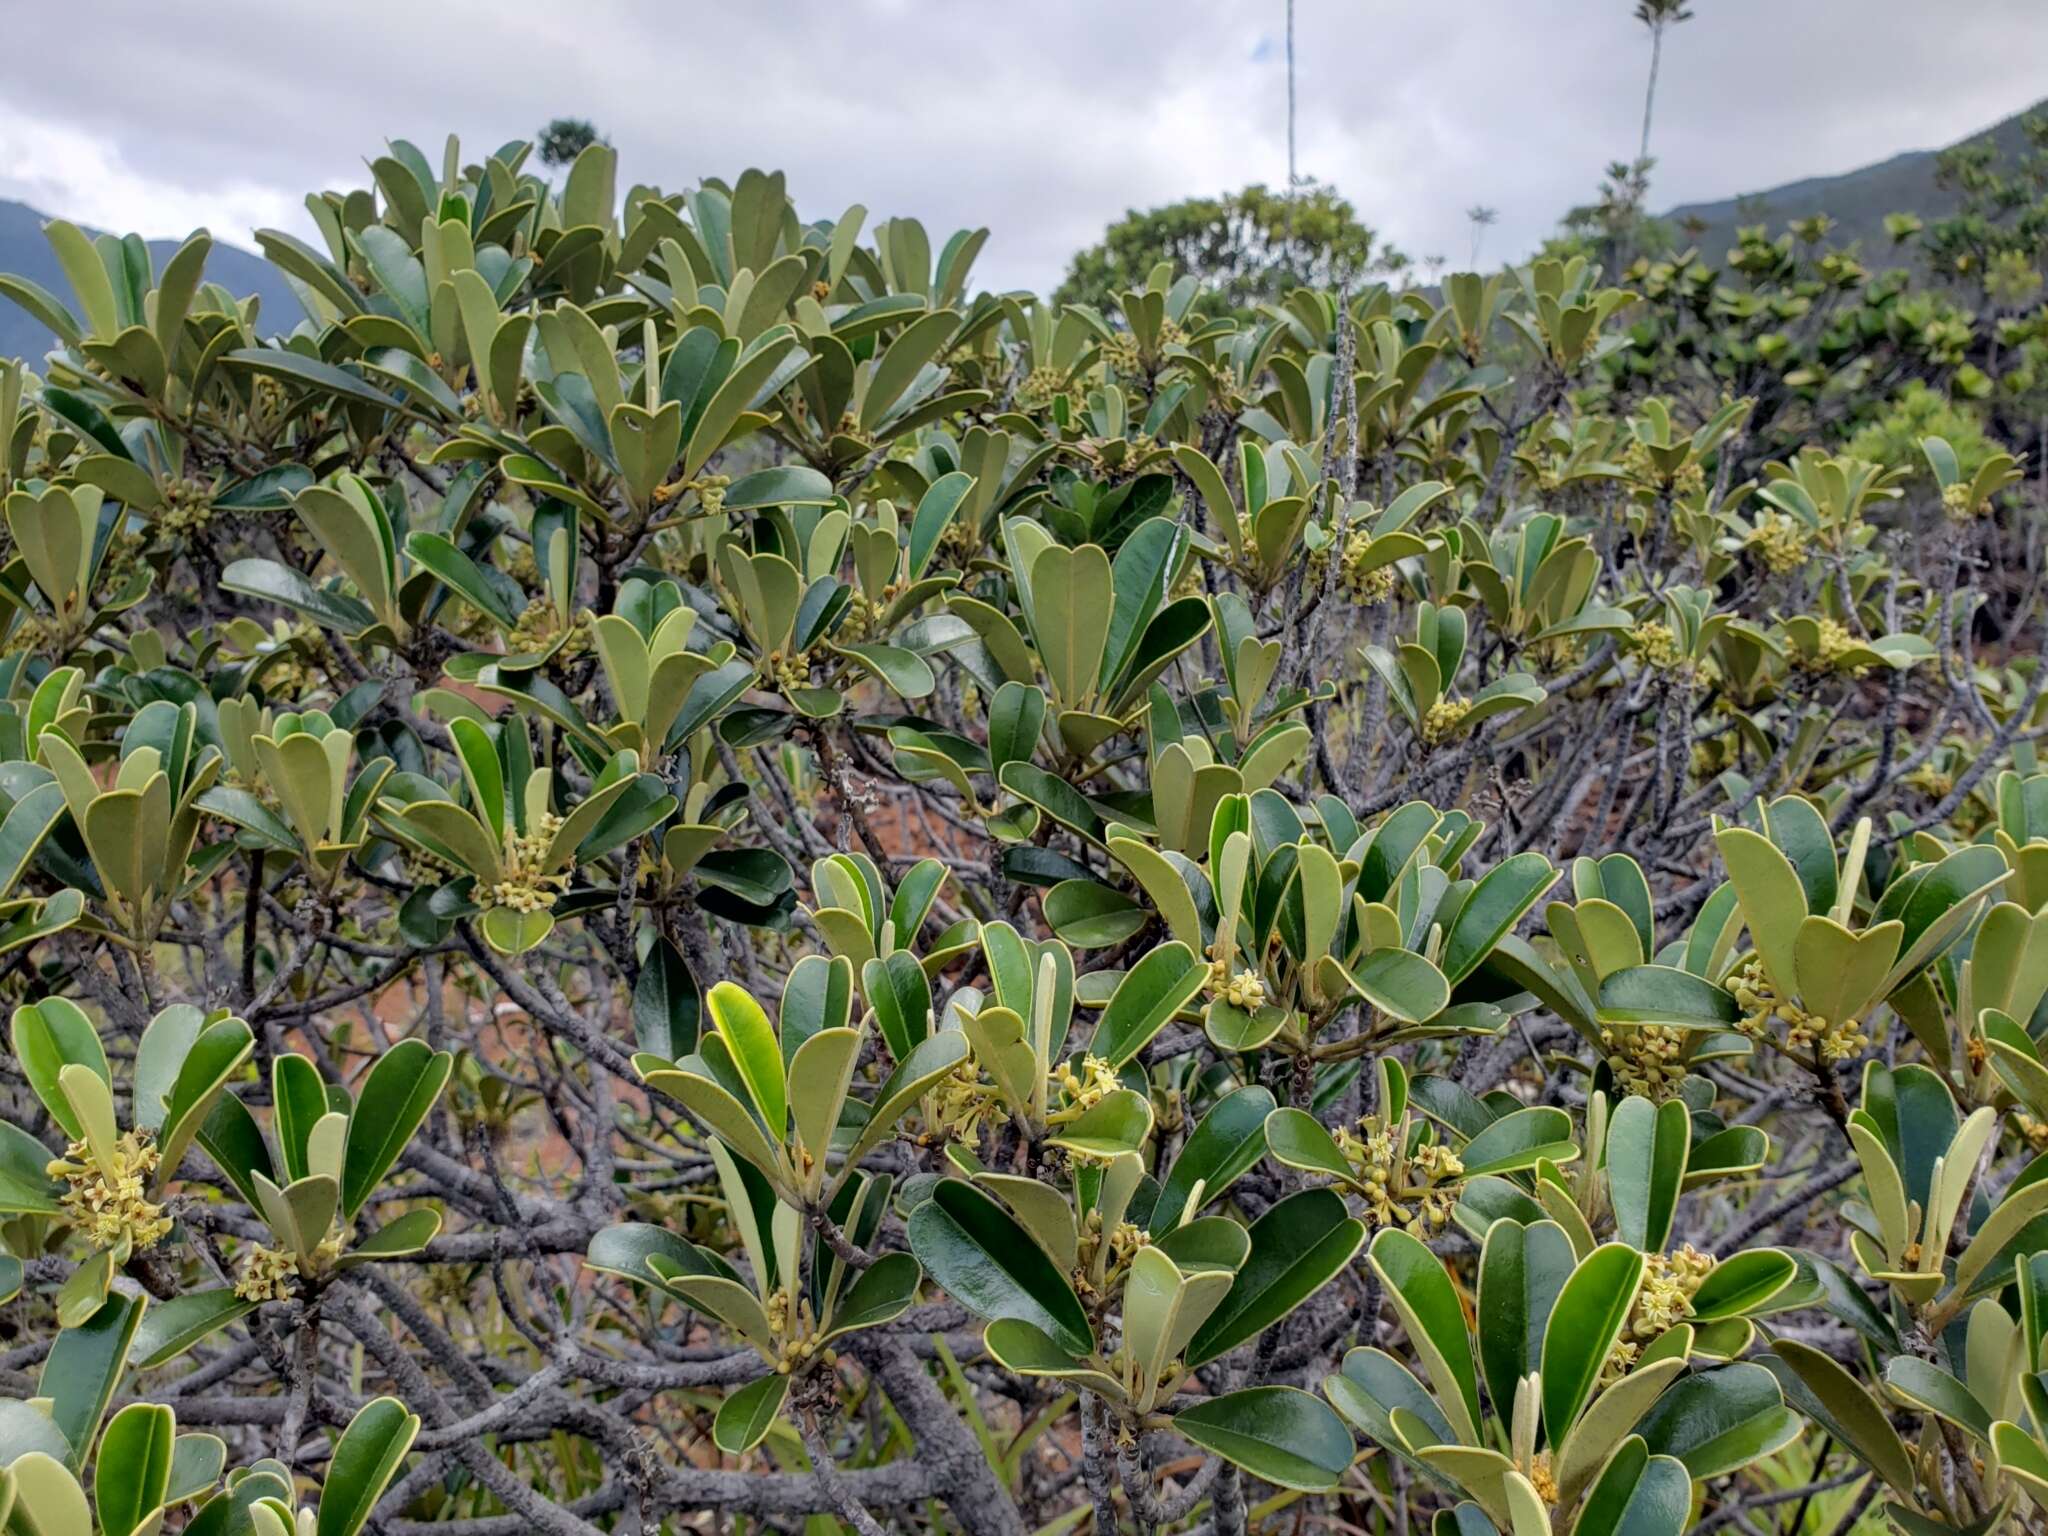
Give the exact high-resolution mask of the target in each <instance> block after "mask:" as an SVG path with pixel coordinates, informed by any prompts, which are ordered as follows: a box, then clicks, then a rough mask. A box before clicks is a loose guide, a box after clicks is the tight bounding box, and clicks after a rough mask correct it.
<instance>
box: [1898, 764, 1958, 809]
mask: <svg viewBox="0 0 2048 1536" xmlns="http://www.w3.org/2000/svg"><path fill="white" fill-rule="evenodd" d="M1906 782H1907V783H1908V784H1910V785H1912V786H1913V788H1915V789H1917V790H1919V791H1920V793H1921V794H1923V795H1925V796H1926V797H1927V798H1928V799H1930V800H1946V799H1947V798H1948V794H1949V791H1950V790H1952V789H1954V788H1955V787H1956V781H1955V778H1954V777H1953V776H1952V775H1950V774H1947V773H1944V772H1943V771H1942V770H1941V769H1939V768H1937V767H1935V766H1934V764H1932V763H1922V764H1921V765H1920V766H1919V767H1917V768H1915V769H1914V770H1913V771H1912V772H1911V773H1909V774H1907V775H1906Z"/></svg>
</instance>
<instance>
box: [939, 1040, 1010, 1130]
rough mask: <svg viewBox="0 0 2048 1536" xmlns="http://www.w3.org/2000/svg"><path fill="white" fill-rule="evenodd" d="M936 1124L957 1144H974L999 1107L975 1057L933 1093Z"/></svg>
mask: <svg viewBox="0 0 2048 1536" xmlns="http://www.w3.org/2000/svg"><path fill="white" fill-rule="evenodd" d="M933 1091H934V1093H935V1094H936V1095H937V1097H936V1098H935V1099H934V1100H933V1120H934V1123H935V1124H936V1125H937V1126H938V1127H939V1128H940V1129H941V1130H943V1131H944V1132H945V1133H946V1135H948V1136H950V1137H951V1138H952V1139H953V1140H955V1141H965V1142H972V1141H974V1140H976V1139H977V1138H978V1137H979V1136H980V1134H981V1125H982V1122H983V1121H984V1120H986V1119H988V1118H989V1116H990V1114H991V1113H992V1112H994V1110H995V1109H996V1107H997V1096H996V1090H995V1088H994V1087H993V1086H992V1085H991V1084H988V1083H984V1082H983V1081H982V1080H981V1068H980V1067H978V1066H976V1065H975V1064H974V1061H973V1059H972V1058H969V1059H968V1060H966V1061H963V1062H961V1063H960V1065H959V1066H957V1067H955V1068H954V1069H953V1070H952V1072H951V1073H950V1074H948V1075H947V1076H946V1077H945V1078H944V1079H943V1080H941V1082H940V1083H939V1085H938V1087H937V1088H936V1089H934V1090H933Z"/></svg>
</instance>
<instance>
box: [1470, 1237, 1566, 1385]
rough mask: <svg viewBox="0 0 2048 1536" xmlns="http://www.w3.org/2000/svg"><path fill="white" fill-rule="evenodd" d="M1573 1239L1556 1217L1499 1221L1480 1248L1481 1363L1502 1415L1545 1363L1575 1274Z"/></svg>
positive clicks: (1479, 1332)
mask: <svg viewBox="0 0 2048 1536" xmlns="http://www.w3.org/2000/svg"><path fill="white" fill-rule="evenodd" d="M1572 1267H1573V1256H1572V1245H1571V1239H1570V1238H1569V1237H1567V1236H1566V1235H1565V1232H1564V1229H1563V1228H1562V1227H1560V1226H1558V1225H1557V1224H1556V1223H1555V1222H1550V1221H1541V1222H1537V1223H1535V1224H1534V1225H1531V1226H1524V1225H1523V1224H1522V1223H1521V1222H1519V1221H1509V1220H1502V1221H1496V1222H1495V1223H1494V1224H1493V1225H1492V1226H1490V1227H1488V1228H1487V1229H1486V1241H1485V1243H1484V1245H1483V1246H1482V1247H1481V1249H1480V1253H1479V1305H1478V1307H1477V1309H1476V1310H1477V1313H1478V1318H1479V1328H1478V1334H1479V1366H1480V1370H1481V1372H1482V1373H1483V1374H1484V1375H1485V1378H1486V1395H1487V1397H1488V1398H1489V1399H1490V1400H1491V1401H1492V1403H1493V1411H1494V1413H1495V1415H1496V1416H1497V1417H1499V1418H1500V1419H1501V1420H1502V1421H1503V1422H1506V1421H1507V1420H1508V1419H1509V1418H1510V1417H1511V1415H1512V1414H1513V1412H1514V1407H1515V1390H1516V1387H1517V1385H1518V1384H1519V1383H1520V1381H1521V1380H1522V1378H1523V1377H1524V1376H1531V1375H1534V1374H1535V1373H1536V1372H1537V1371H1538V1370H1540V1369H1541V1368H1542V1362H1543V1335H1544V1330H1545V1329H1546V1328H1547V1327H1548V1326H1549V1324H1550V1313H1551V1309H1552V1308H1553V1307H1555V1306H1556V1304H1557V1296H1558V1292H1560V1291H1561V1290H1563V1289H1564V1283H1565V1281H1566V1280H1568V1279H1569V1278H1571V1273H1572Z"/></svg>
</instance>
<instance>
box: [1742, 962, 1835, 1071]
mask: <svg viewBox="0 0 2048 1536" xmlns="http://www.w3.org/2000/svg"><path fill="white" fill-rule="evenodd" d="M1730 990H1732V991H1733V992H1734V993H1735V1001H1736V1003H1737V1004H1738V1005H1739V1006H1740V1007H1741V1009H1742V1017H1741V1019H1740V1020H1738V1021H1737V1023H1736V1028H1738V1029H1740V1030H1741V1031H1742V1032H1743V1033H1744V1034H1746V1035H1751V1036H1757V1035H1761V1034H1762V1033H1763V1032H1764V1030H1765V1029H1766V1028H1767V1027H1768V1026H1769V1025H1770V1022H1771V1020H1772V1019H1773V1018H1774V1017H1775V1018H1777V1019H1780V1020H1782V1021H1783V1022H1784V1025H1785V1045H1786V1047H1787V1049H1790V1050H1794V1051H1804V1052H1806V1053H1807V1054H1808V1055H1813V1056H1817V1057H1818V1058H1819V1059H1820V1060H1822V1061H1848V1060H1851V1059H1852V1058H1854V1057H1857V1056H1860V1055H1862V1054H1863V1053H1864V1051H1866V1050H1867V1049H1869V1047H1870V1037H1869V1036H1868V1035H1866V1034H1865V1033H1864V1031H1863V1026H1862V1025H1861V1024H1860V1023H1858V1022H1857V1021H1856V1020H1855V1019H1841V1020H1829V1019H1824V1018H1822V1017H1821V1016H1820V1015H1819V1014H1817V1013H1808V1012H1807V1011H1806V1010H1805V1009H1804V1008H1801V1007H1800V1006H1799V1005H1798V1004H1797V1003H1795V1002H1793V1001H1792V1000H1791V999H1789V998H1783V997H1780V996H1778V994H1777V993H1776V992H1775V991H1774V990H1773V989H1772V987H1771V983H1770V978H1769V977H1768V976H1766V975H1765V974H1764V968H1763V962H1762V961H1760V960H1758V959H1757V958H1756V957H1755V956H1751V957H1750V959H1749V960H1747V961H1746V962H1745V963H1744V964H1743V966H1742V969H1741V970H1739V971H1737V972H1736V973H1735V975H1734V977H1733V978H1732V982H1731V987H1730Z"/></svg>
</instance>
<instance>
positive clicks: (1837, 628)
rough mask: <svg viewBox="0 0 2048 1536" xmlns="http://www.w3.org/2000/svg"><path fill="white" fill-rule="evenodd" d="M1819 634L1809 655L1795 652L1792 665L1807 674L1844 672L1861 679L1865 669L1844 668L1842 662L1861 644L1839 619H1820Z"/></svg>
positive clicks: (1866, 669)
mask: <svg viewBox="0 0 2048 1536" xmlns="http://www.w3.org/2000/svg"><path fill="white" fill-rule="evenodd" d="M1819 628H1820V634H1819V637H1818V639H1817V640H1816V642H1815V648H1814V650H1813V652H1812V654H1811V655H1808V654H1806V653H1804V652H1795V653H1794V655H1793V658H1792V661H1793V665H1795V666H1797V667H1800V668H1802V669H1803V670H1805V671H1808V672H1838V671H1845V672H1847V673H1848V675H1849V676H1851V677H1861V676H1862V675H1863V674H1864V673H1865V672H1866V671H1868V670H1869V668H1867V667H1845V666H1844V665H1843V662H1844V660H1845V659H1846V658H1847V656H1848V655H1849V653H1850V652H1851V651H1853V650H1856V649H1857V648H1858V647H1859V645H1860V644H1861V642H1860V641H1859V640H1857V638H1856V637H1855V636H1854V635H1853V634H1851V633H1850V632H1849V626H1848V625H1846V624H1844V623H1843V622H1842V621H1841V620H1840V619H1830V618H1822V619H1821V620H1820V621H1819Z"/></svg>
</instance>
